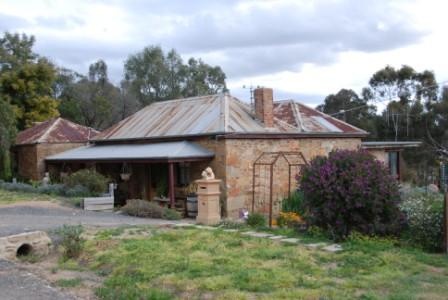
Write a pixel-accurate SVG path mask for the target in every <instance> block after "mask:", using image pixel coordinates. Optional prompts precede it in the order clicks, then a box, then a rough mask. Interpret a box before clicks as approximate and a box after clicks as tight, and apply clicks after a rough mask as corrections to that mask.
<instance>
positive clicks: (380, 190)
mask: <svg viewBox="0 0 448 300" xmlns="http://www.w3.org/2000/svg"><path fill="white" fill-rule="evenodd" d="M299 185H300V188H301V189H302V191H303V193H304V196H305V197H304V208H305V210H306V214H305V215H304V217H305V219H306V221H307V223H309V224H310V225H316V226H319V227H321V228H323V229H324V230H327V231H328V232H329V233H330V235H331V236H332V237H333V239H336V240H339V239H344V238H346V237H347V236H348V235H349V234H350V232H352V231H358V232H360V233H363V234H367V235H390V234H398V233H399V232H400V230H401V229H402V225H403V223H404V221H405V220H404V215H403V214H402V213H401V211H400V209H399V207H398V205H399V203H400V194H399V191H398V184H397V181H396V180H395V179H394V178H393V177H392V176H391V175H390V174H389V170H388V169H387V168H386V167H385V166H384V165H383V164H382V163H380V162H379V161H377V160H376V159H374V157H373V156H372V155H371V154H369V153H367V152H365V151H350V150H337V151H332V152H330V154H329V155H328V157H316V158H314V159H313V160H312V161H311V163H310V164H309V165H307V166H305V168H304V169H303V172H302V176H301V178H299Z"/></svg>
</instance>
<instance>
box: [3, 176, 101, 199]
mask: <svg viewBox="0 0 448 300" xmlns="http://www.w3.org/2000/svg"><path fill="white" fill-rule="evenodd" d="M34 185H35V186H33V185H31V184H27V183H23V182H17V183H12V182H5V181H2V180H0V188H1V189H4V190H8V191H15V192H23V193H37V194H47V195H52V196H62V197H70V198H71V197H78V198H79V197H88V196H94V195H96V193H94V194H92V193H91V192H90V191H89V189H88V188H87V187H85V186H82V185H75V186H73V187H67V186H66V185H64V184H60V183H56V184H47V185H36V184H34Z"/></svg>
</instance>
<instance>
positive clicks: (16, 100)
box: [0, 33, 59, 129]
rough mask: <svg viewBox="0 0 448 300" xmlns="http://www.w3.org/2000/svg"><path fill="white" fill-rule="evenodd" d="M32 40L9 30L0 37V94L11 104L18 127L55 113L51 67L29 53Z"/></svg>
mask: <svg viewBox="0 0 448 300" xmlns="http://www.w3.org/2000/svg"><path fill="white" fill-rule="evenodd" d="M34 41H35V39H34V37H32V36H31V37H28V36H26V35H25V34H23V35H22V36H20V35H18V34H10V33H5V36H4V37H3V38H2V39H0V65H1V70H0V95H1V96H2V98H3V99H4V101H6V102H8V103H10V104H11V105H13V107H14V113H15V115H16V117H17V121H18V127H19V129H23V128H25V127H29V126H31V125H32V124H33V123H34V122H41V121H45V120H47V119H49V118H52V117H55V116H58V115H59V112H58V110H57V106H58V102H57V101H56V100H55V99H53V98H52V95H53V91H52V85H53V82H54V80H55V68H54V66H53V65H52V64H51V63H50V62H49V61H48V60H47V59H46V58H43V57H39V56H38V55H37V54H35V53H33V51H32V47H33V45H34Z"/></svg>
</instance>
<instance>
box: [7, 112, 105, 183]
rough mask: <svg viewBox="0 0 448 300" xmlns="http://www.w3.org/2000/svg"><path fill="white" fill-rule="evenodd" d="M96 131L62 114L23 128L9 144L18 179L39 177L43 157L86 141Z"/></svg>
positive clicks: (42, 172)
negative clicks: (11, 143) (61, 116)
mask: <svg viewBox="0 0 448 300" xmlns="http://www.w3.org/2000/svg"><path fill="white" fill-rule="evenodd" d="M98 133H99V132H98V131H96V130H95V129H92V128H90V127H85V126H81V125H79V124H75V123H73V122H70V121H68V120H65V119H63V118H53V119H50V120H47V121H45V122H41V123H38V124H35V125H34V126H33V127H30V128H28V129H25V130H23V131H21V132H19V134H18V135H17V137H16V141H15V145H14V146H13V148H12V152H13V156H14V162H15V169H16V173H17V174H18V176H19V177H20V178H21V179H26V180H40V179H42V178H43V176H44V173H45V157H47V156H50V155H54V154H57V153H61V152H64V151H67V150H69V149H73V148H78V147H80V146H84V145H86V143H87V142H88V141H89V139H90V138H92V137H94V136H95V135H96V134H98Z"/></svg>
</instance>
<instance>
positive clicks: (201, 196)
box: [196, 179, 221, 225]
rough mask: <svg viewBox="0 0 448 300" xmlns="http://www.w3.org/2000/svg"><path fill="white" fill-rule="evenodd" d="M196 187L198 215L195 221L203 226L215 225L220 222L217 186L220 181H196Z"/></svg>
mask: <svg viewBox="0 0 448 300" xmlns="http://www.w3.org/2000/svg"><path fill="white" fill-rule="evenodd" d="M196 183H197V185H198V190H197V194H198V215H197V217H196V221H197V222H198V223H201V224H205V225H215V224H218V223H219V222H220V221H221V210H220V205H219V195H220V194H221V193H220V191H219V185H220V183H221V180H217V179H208V180H205V179H200V180H196Z"/></svg>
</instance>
